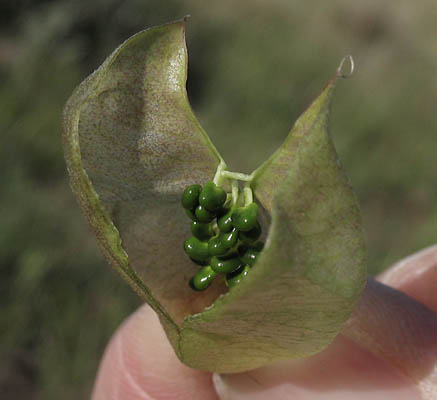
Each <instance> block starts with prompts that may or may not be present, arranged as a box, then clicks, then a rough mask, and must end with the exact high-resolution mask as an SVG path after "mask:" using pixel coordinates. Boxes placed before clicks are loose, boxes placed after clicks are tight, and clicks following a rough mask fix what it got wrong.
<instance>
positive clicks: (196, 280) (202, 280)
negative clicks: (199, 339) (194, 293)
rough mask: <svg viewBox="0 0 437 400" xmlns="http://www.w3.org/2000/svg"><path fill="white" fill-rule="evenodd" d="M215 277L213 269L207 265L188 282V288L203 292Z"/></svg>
mask: <svg viewBox="0 0 437 400" xmlns="http://www.w3.org/2000/svg"><path fill="white" fill-rule="evenodd" d="M215 277H216V273H215V272H214V271H213V269H212V268H211V267H210V266H209V265H207V266H206V267H203V268H201V269H200V270H199V271H197V272H196V274H195V275H194V276H193V277H192V278H191V280H190V286H191V288H192V289H194V290H205V289H206V288H207V287H208V286H209V285H211V283H212V281H213V280H214V278H215Z"/></svg>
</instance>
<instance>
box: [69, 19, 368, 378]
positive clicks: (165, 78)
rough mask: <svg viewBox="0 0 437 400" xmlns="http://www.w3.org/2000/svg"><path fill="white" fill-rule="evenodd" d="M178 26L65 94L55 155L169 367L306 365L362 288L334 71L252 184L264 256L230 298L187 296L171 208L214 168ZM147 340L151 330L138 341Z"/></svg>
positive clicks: (178, 219) (185, 226)
mask: <svg viewBox="0 0 437 400" xmlns="http://www.w3.org/2000/svg"><path fill="white" fill-rule="evenodd" d="M184 36H185V21H184V20H181V21H176V22H174V23H170V24H167V25H163V26H159V27H156V28H151V29H147V30H145V31H142V32H140V33H138V34H136V35H134V36H133V37H131V38H130V39H128V40H127V41H126V42H124V43H123V44H122V45H121V46H120V47H118V48H117V49H116V50H115V51H114V52H113V53H112V54H111V55H110V56H109V57H108V58H107V60H106V61H105V62H104V63H103V65H102V66H101V67H100V68H99V69H98V70H97V71H95V72H94V73H93V74H92V75H91V76H90V77H88V78H87V79H86V80H85V81H84V82H83V83H82V84H81V85H80V86H79V87H78V88H77V89H76V91H75V92H74V93H73V95H72V97H71V98H70V100H69V101H68V103H67V105H66V108H65V113H64V123H65V135H64V146H65V155H66V160H67V167H68V172H69V175H70V180H71V186H72V189H73V191H74V193H75V194H76V196H77V198H78V200H79V203H80V205H81V207H82V209H83V211H84V213H85V214H86V216H87V218H88V220H89V222H90V224H91V226H92V228H93V230H94V232H95V234H96V236H97V239H98V242H99V244H100V247H101V248H102V250H103V252H104V254H105V256H106V257H107V259H108V260H109V261H110V263H111V264H112V265H113V266H114V267H115V268H116V269H117V270H118V271H119V272H120V273H121V275H122V276H123V277H124V278H125V279H126V280H127V281H128V283H129V284H130V285H131V286H132V288H133V289H134V290H135V291H136V292H137V293H138V294H139V295H140V296H142V297H143V298H144V300H145V301H146V302H147V303H149V304H150V306H151V307H152V308H153V309H154V310H155V312H156V313H157V314H158V316H159V318H160V321H161V323H162V326H163V327H164V329H165V332H166V334H167V336H168V338H169V341H170V342H171V344H172V346H173V348H174V350H175V352H176V354H177V356H178V357H179V358H180V359H181V360H182V361H183V362H184V363H185V364H187V365H189V366H191V367H193V368H198V369H202V370H208V371H215V372H238V371H244V370H249V369H253V368H256V367H259V366H262V365H265V364H268V363H271V362H273V361H275V360H280V359H286V358H298V357H305V356H309V355H311V354H314V353H317V352H319V351H320V350H322V349H323V348H325V347H326V346H327V345H329V344H330V343H331V341H332V340H333V339H334V337H335V336H336V335H337V334H338V332H339V331H340V330H341V327H342V325H343V323H344V322H345V321H346V320H347V319H348V317H349V316H350V314H351V312H352V310H353V309H354V306H355V304H356V302H357V300H358V298H359V296H360V294H361V292H362V290H363V288H364V284H365V278H366V269H365V248H364V241H363V233H362V227H361V220H360V212H359V207H358V204H357V200H356V198H355V196H354V193H353V191H352V189H351V187H350V185H349V183H348V180H347V178H346V176H345V174H344V172H343V171H342V168H341V166H340V163H339V160H338V158H337V155H336V152H335V149H334V146H333V144H332V142H331V139H330V136H329V134H328V115H329V104H330V100H331V97H332V92H333V90H334V87H335V84H336V81H337V79H338V77H339V76H340V75H341V72H340V69H339V70H338V71H337V72H336V74H335V75H334V77H333V78H332V79H331V80H330V81H329V82H328V84H327V86H326V87H325V88H324V89H323V91H322V92H321V94H320V95H319V96H318V97H317V99H316V100H315V101H314V102H313V103H312V104H311V105H310V107H309V108H308V109H307V110H306V111H305V112H304V114H303V115H302V116H301V117H300V118H299V119H298V120H297V122H296V124H295V125H294V127H293V129H292V130H291V132H290V134H289V136H288V138H287V139H286V141H285V142H284V144H283V145H282V146H281V147H280V148H279V149H278V150H277V152H276V153H275V154H274V155H273V156H272V157H271V158H270V159H268V160H267V161H266V162H265V163H264V164H262V165H261V167H260V168H258V169H257V170H256V171H254V173H253V174H252V177H253V179H252V182H251V185H252V189H253V193H254V196H255V199H256V202H257V203H258V205H259V208H260V213H261V214H262V215H263V216H264V217H263V218H262V224H263V231H264V232H267V237H266V243H265V247H264V250H263V251H262V253H261V254H260V256H259V259H258V261H257V263H256V264H255V266H254V267H253V268H252V271H251V272H250V273H249V274H248V275H247V277H246V278H245V279H244V282H241V283H240V284H239V285H238V286H236V287H234V288H232V289H231V290H228V288H227V287H226V285H225V284H224V282H223V281H220V280H218V281H217V282H215V283H214V284H213V285H212V286H211V287H210V288H208V290H206V291H204V292H200V293H199V292H195V291H193V290H191V288H190V287H189V284H188V282H189V280H190V277H191V276H192V275H193V274H194V273H195V271H196V270H197V269H198V268H199V267H198V266H196V265H195V264H194V263H192V262H191V261H190V260H189V259H188V257H186V256H185V254H184V252H183V242H184V240H185V239H186V238H187V236H189V230H190V225H189V223H187V216H186V214H185V212H184V210H183V208H182V207H181V205H180V196H181V194H182V192H183V190H184V188H185V187H187V186H188V185H191V184H197V183H199V184H202V185H203V184H204V183H205V182H206V181H209V180H211V179H212V177H213V176H214V174H215V172H216V169H217V167H218V165H219V164H223V163H224V161H223V160H222V158H221V156H220V155H219V154H218V152H217V150H216V149H215V147H214V146H213V144H212V143H211V141H210V139H209V138H208V136H207V135H206V133H205V132H204V131H203V130H202V128H201V126H200V124H199V122H198V121H197V120H196V118H195V116H194V114H193V112H192V110H191V108H190V105H189V102H188V98H187V94H186V89H185V83H186V77H187V52H186V47H185V39H184ZM144 335H147V332H144Z"/></svg>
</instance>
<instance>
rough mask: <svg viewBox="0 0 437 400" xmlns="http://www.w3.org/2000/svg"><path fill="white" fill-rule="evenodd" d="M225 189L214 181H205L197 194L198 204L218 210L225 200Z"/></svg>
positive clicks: (211, 209) (208, 208)
mask: <svg viewBox="0 0 437 400" xmlns="http://www.w3.org/2000/svg"><path fill="white" fill-rule="evenodd" d="M226 197H227V194H226V191H225V190H224V189H223V188H221V187H220V186H217V185H216V184H215V183H214V182H211V181H209V182H206V183H205V186H204V187H203V189H202V191H201V192H200V195H199V204H200V205H202V206H203V207H205V208H206V209H207V210H209V211H217V210H219V209H220V208H221V207H222V206H223V204H224V203H225V201H226Z"/></svg>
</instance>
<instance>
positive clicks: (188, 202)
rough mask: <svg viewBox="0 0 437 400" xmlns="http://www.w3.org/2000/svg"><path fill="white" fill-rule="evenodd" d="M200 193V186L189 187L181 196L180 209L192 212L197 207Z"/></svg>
mask: <svg viewBox="0 0 437 400" xmlns="http://www.w3.org/2000/svg"><path fill="white" fill-rule="evenodd" d="M201 191H202V186H200V185H190V186H188V187H187V188H186V189H185V190H184V193H183V194H182V199H181V202H182V207H184V208H186V209H187V210H193V209H195V208H196V207H197V206H198V205H199V194H200V192H201Z"/></svg>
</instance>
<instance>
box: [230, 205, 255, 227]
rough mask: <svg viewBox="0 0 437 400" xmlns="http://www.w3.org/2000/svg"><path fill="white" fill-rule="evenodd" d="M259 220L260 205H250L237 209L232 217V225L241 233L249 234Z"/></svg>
mask: <svg viewBox="0 0 437 400" xmlns="http://www.w3.org/2000/svg"><path fill="white" fill-rule="evenodd" d="M257 218H258V205H257V204H256V203H250V204H249V205H247V206H245V207H240V208H237V209H236V210H235V212H234V214H233V215H232V223H233V225H234V227H235V228H237V229H238V230H239V231H243V232H248V231H250V230H251V229H253V228H254V227H255V225H256V222H257Z"/></svg>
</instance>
